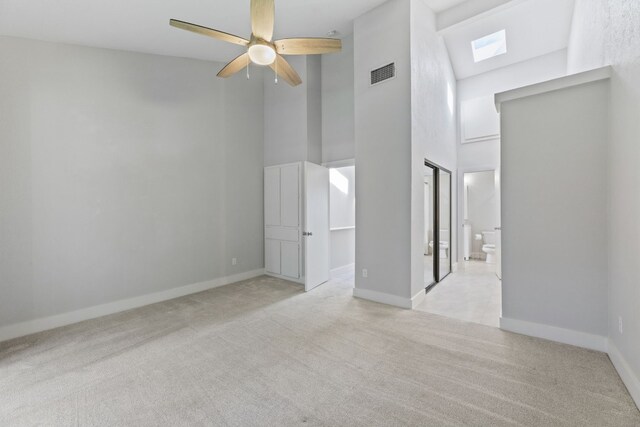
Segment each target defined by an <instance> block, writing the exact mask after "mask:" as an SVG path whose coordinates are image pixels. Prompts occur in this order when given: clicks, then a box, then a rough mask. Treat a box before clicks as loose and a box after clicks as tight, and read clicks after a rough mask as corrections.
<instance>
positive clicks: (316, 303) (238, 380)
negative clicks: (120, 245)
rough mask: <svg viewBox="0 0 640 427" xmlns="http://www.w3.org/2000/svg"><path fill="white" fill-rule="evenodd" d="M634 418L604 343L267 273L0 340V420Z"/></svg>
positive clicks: (492, 421) (599, 421) (437, 422)
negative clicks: (596, 347)
mask: <svg viewBox="0 0 640 427" xmlns="http://www.w3.org/2000/svg"><path fill="white" fill-rule="evenodd" d="M300 424H306V425H325V426H336V425H348V426H355V425H359V426H373V425H385V426H386V425H423V426H424V425H434V426H441V425H442V426H447V425H474V426H501V425H527V426H552V425H553V426H556V425H575V426H587V425H589V426H639V425H640V413H639V412H638V410H637V409H636V407H635V406H634V404H633V402H632V400H631V398H630V397H629V395H628V393H627V391H626V390H625V388H624V386H623V384H622V382H621V381H620V379H619V377H618V375H617V374H616V372H615V370H614V368H613V366H612V365H611V363H610V362H609V360H608V358H607V356H606V355H604V354H602V353H597V352H593V351H587V350H582V349H578V348H574V347H570V346H565V345H559V344H554V343H551V342H547V341H543V340H537V339H532V338H527V337H524V336H520V335H515V334H510V333H505V332H502V331H500V330H498V329H496V328H491V327H487V326H482V325H475V324H470V323H464V322H461V321H456V320H452V319H447V318H444V317H440V316H437V315H433V314H429V313H423V312H417V311H406V310H400V309H395V308H392V307H387V306H384V305H379V304H375V303H370V302H367V301H363V300H358V299H355V298H353V297H352V296H351V289H350V285H349V284H348V283H342V282H333V283H330V284H328V285H324V286H322V287H320V288H318V289H316V290H314V291H312V292H310V293H307V294H305V293H303V292H302V291H301V288H300V287H299V286H298V285H294V284H291V283H288V282H284V281H281V280H276V279H272V278H267V277H261V278H258V279H254V280H250V281H246V282H242V283H239V284H235V285H230V286H226V287H223V288H219V289H215V290H211V291H208V292H203V293H200V294H196V295H192V296H189V297H184V298H179V299H176V300H173V301H169V302H165V303H160V304H155V305H152V306H148V307H144V308H141V309H137V310H132V311H129V312H126V313H122V314H117V315H112V316H108V317H104V318H101V319H96V320H92V321H87V322H83V323H80V324H77V325H73V326H69V327H65V328H60V329H57V330H54V331H51V332H46V333H42V334H38V335H33V336H30V337H27V338H22V339H18V340H13V341H10V342H6V343H4V344H0V425H2V426H13V425H20V426H22V425H60V426H71V425H81V426H84V425H114V426H115V425H117V426H147V425H149V426H151V425H154V426H156V425H163V426H181V425H233V426H251V425H269V426H276V425H300Z"/></svg>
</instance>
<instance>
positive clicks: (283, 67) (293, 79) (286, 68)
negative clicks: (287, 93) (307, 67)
mask: <svg viewBox="0 0 640 427" xmlns="http://www.w3.org/2000/svg"><path fill="white" fill-rule="evenodd" d="M269 66H270V67H271V68H272V69H273V70H274V71H275V72H277V73H278V75H279V76H280V77H282V78H283V79H284V80H285V81H286V82H287V83H289V84H290V85H291V86H298V85H299V84H300V83H302V79H301V78H300V76H299V75H298V73H297V72H296V70H294V69H293V67H292V66H291V65H289V63H288V62H287V60H286V59H284V58H283V57H282V56H280V55H278V56H276V60H275V61H273V64H271V65H269Z"/></svg>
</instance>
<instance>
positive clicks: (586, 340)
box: [500, 317, 608, 353]
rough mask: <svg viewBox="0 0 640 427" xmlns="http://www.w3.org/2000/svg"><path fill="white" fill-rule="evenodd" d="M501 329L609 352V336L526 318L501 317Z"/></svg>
mask: <svg viewBox="0 0 640 427" xmlns="http://www.w3.org/2000/svg"><path fill="white" fill-rule="evenodd" d="M500 329H502V330H505V331H509V332H515V333H518V334H522V335H529V336H532V337H537V338H544V339H547V340H550V341H556V342H560V343H563V344H569V345H575V346H576V347H583V348H588V349H590V350H596V351H602V352H604V353H606V352H607V344H608V343H607V337H604V336H600V335H593V334H588V333H586V332H580V331H574V330H572V329H563V328H558V327H555V326H549V325H543V324H541V323H533V322H527V321H524V320H517V319H509V318H507V317H500Z"/></svg>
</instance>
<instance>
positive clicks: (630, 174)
mask: <svg viewBox="0 0 640 427" xmlns="http://www.w3.org/2000/svg"><path fill="white" fill-rule="evenodd" d="M638 52H640V2H638V1H635V0H615V1H614V0H606V1H594V0H588V1H587V0H577V2H576V7H575V13H574V20H573V27H572V32H571V39H570V43H569V70H570V71H571V72H577V71H582V70H585V69H588V68H593V67H599V66H602V65H608V64H610V65H612V67H613V69H614V73H613V77H612V79H611V100H610V103H611V112H610V118H611V121H610V134H609V144H610V147H609V150H608V162H609V168H608V169H609V176H608V178H609V188H608V198H607V203H608V205H609V218H608V227H607V237H608V240H609V251H608V252H607V253H608V262H609V276H608V279H609V317H608V320H609V339H610V343H609V347H610V350H613V347H615V348H617V350H619V352H620V354H621V356H622V357H623V358H624V359H626V363H627V364H628V366H629V367H630V370H631V371H632V372H630V375H633V376H635V387H632V385H631V383H630V382H628V381H627V385H628V387H629V389H630V391H631V392H632V393H634V397H635V399H636V402H640V310H639V309H638V302H639V301H640V286H639V285H638V284H639V283H640V270H639V269H638V267H637V263H638V254H639V253H640V220H639V218H640V192H639V191H638V188H640V168H639V167H638V159H640V144H639V143H638V141H639V139H640V120H638V118H639V117H640V79H639V78H638V76H640V61H639V54H638ZM619 318H622V323H623V330H622V332H621V331H620V330H619V328H618V324H619ZM616 366H619V365H616ZM627 379H628V378H625V381H626V380H627Z"/></svg>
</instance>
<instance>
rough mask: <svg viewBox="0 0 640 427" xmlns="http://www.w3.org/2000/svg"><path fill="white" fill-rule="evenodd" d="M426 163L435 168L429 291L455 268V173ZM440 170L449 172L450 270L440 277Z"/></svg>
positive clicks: (428, 162) (427, 165)
mask: <svg viewBox="0 0 640 427" xmlns="http://www.w3.org/2000/svg"><path fill="white" fill-rule="evenodd" d="M424 165H425V166H426V167H428V168H431V169H432V170H433V200H431V203H432V206H433V224H432V226H433V282H432V283H430V284H425V292H429V291H430V290H431V289H433V288H434V287H435V286H436V285H437V284H438V283H440V282H441V281H442V280H444V279H445V278H446V277H447V276H448V275H449V274H451V272H452V270H453V255H452V250H451V249H452V248H453V244H452V243H453V239H452V237H453V231H452V228H453V223H452V217H453V216H452V212H451V209H452V207H453V195H452V193H451V191H452V189H453V174H452V173H451V171H450V170H448V169H446V168H443V167H442V166H440V165H438V164H437V163H434V162H432V161H430V160H427V159H424ZM440 171H442V172H446V173H448V174H449V271H448V272H447V274H445V275H444V276H442V277H440ZM436 190H437V191H436Z"/></svg>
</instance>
